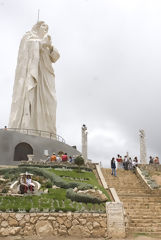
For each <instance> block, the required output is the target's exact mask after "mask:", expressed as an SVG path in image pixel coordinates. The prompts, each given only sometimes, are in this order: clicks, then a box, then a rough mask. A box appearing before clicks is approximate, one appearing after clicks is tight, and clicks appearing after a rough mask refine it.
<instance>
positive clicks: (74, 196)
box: [66, 188, 102, 203]
mask: <svg viewBox="0 0 161 240" xmlns="http://www.w3.org/2000/svg"><path fill="white" fill-rule="evenodd" d="M66 197H67V198H69V199H71V200H72V201H76V202H84V203H101V202H102V201H101V200H100V199H98V198H96V197H93V196H91V195H89V194H83V193H76V192H74V191H73V189H71V188H70V189H68V190H67V192H66Z"/></svg>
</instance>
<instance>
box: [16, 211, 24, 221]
mask: <svg viewBox="0 0 161 240" xmlns="http://www.w3.org/2000/svg"><path fill="white" fill-rule="evenodd" d="M23 217H24V214H22V213H17V214H16V215H15V218H16V219H17V221H21V220H22V218H23Z"/></svg>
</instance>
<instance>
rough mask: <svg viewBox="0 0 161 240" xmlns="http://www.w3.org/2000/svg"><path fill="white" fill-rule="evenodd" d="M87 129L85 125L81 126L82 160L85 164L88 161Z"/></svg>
mask: <svg viewBox="0 0 161 240" xmlns="http://www.w3.org/2000/svg"><path fill="white" fill-rule="evenodd" d="M87 135H88V132H87V127H86V125H85V124H83V126H82V156H83V158H84V162H85V164H86V163H87V161H88V156H87Z"/></svg>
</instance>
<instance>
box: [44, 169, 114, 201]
mask: <svg viewBox="0 0 161 240" xmlns="http://www.w3.org/2000/svg"><path fill="white" fill-rule="evenodd" d="M48 171H50V172H53V173H55V174H56V175H58V176H60V177H62V178H63V179H64V180H66V181H67V182H73V181H75V182H84V183H88V184H91V185H93V186H94V187H97V188H98V189H100V190H101V191H102V192H103V193H104V194H105V195H106V196H107V198H108V201H110V198H109V195H108V193H107V191H106V190H105V189H104V188H103V187H102V186H101V185H100V184H99V183H98V181H97V178H96V176H95V175H94V173H93V172H85V171H82V172H78V171H77V170H76V169H74V170H72V171H66V170H65V171H64V170H56V169H54V168H52V169H49V170H48ZM68 177H69V178H68ZM83 179H84V180H83Z"/></svg>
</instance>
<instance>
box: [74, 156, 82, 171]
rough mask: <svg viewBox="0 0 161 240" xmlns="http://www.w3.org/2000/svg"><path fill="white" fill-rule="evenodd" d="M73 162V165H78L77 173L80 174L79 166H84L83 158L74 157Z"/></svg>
mask: <svg viewBox="0 0 161 240" xmlns="http://www.w3.org/2000/svg"><path fill="white" fill-rule="evenodd" d="M74 162H75V164H77V165H78V167H79V172H80V166H81V165H83V164H84V158H83V157H82V156H78V157H76V159H75V161H74Z"/></svg>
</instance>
